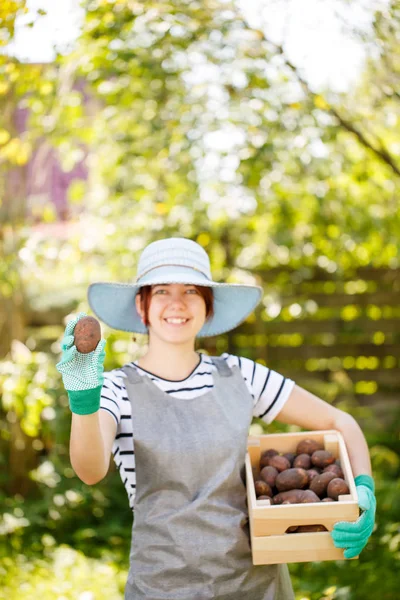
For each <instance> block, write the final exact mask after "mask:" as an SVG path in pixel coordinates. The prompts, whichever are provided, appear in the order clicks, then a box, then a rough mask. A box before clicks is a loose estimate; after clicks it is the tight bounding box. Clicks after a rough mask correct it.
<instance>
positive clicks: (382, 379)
mask: <svg viewBox="0 0 400 600" xmlns="http://www.w3.org/2000/svg"><path fill="white" fill-rule="evenodd" d="M268 366H269V367H270V368H271V369H273V370H275V371H278V373H281V374H282V375H285V376H286V377H289V378H290V379H293V380H294V381H306V380H312V379H318V380H319V381H330V380H331V379H332V375H333V373H334V372H333V371H330V370H329V369H323V370H320V371H306V370H305V369H304V370H303V369H302V370H300V369H290V368H289V369H288V368H287V367H285V364H284V363H283V362H282V363H279V362H278V361H271V362H270V363H269V364H268ZM343 371H344V372H345V373H346V375H347V376H348V377H349V378H350V379H351V380H352V381H353V382H357V381H376V382H377V383H378V385H379V384H382V385H389V386H393V387H396V388H398V387H399V386H400V369H397V368H395V369H371V370H370V369H343ZM397 400H398V398H397Z"/></svg>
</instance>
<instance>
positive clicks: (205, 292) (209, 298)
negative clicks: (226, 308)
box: [138, 285, 214, 327]
mask: <svg viewBox="0 0 400 600" xmlns="http://www.w3.org/2000/svg"><path fill="white" fill-rule="evenodd" d="M152 287H153V286H151V285H144V286H143V287H141V288H140V290H139V292H138V294H139V296H140V303H141V305H142V308H143V310H144V324H145V325H146V327H147V326H148V325H149V307H150V300H151V289H152ZM194 287H195V288H196V290H197V291H198V292H199V294H200V296H201V297H202V298H203V300H204V302H205V305H206V320H208V319H211V317H212V316H213V315H214V294H213V291H212V288H210V287H203V286H202V285H195V286H194Z"/></svg>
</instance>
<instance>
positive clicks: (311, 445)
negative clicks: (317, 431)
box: [296, 439, 324, 455]
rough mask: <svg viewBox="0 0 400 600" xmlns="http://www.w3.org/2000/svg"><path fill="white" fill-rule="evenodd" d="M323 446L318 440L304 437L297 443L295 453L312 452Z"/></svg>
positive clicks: (321, 448)
mask: <svg viewBox="0 0 400 600" xmlns="http://www.w3.org/2000/svg"><path fill="white" fill-rule="evenodd" d="M323 448H324V446H323V445H322V444H320V442H316V441H315V440H311V439H306V440H301V442H299V443H298V444H297V448H296V454H310V455H311V454H312V453H313V452H315V451H316V450H323Z"/></svg>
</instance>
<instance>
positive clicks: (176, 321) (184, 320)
mask: <svg viewBox="0 0 400 600" xmlns="http://www.w3.org/2000/svg"><path fill="white" fill-rule="evenodd" d="M165 320H166V321H167V323H173V324H176V325H179V324H180V323H186V321H187V319H165Z"/></svg>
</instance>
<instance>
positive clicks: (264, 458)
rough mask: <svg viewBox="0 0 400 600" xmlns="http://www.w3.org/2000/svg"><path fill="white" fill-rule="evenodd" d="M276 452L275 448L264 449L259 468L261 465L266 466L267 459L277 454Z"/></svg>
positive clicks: (267, 463)
mask: <svg viewBox="0 0 400 600" xmlns="http://www.w3.org/2000/svg"><path fill="white" fill-rule="evenodd" d="M278 454H279V452H278V451H277V450H274V448H270V449H269V450H264V452H262V453H261V458H260V469H262V468H263V467H267V466H268V465H269V459H270V458H272V457H273V456H278Z"/></svg>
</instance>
